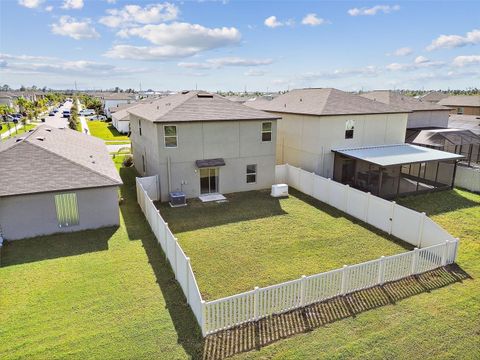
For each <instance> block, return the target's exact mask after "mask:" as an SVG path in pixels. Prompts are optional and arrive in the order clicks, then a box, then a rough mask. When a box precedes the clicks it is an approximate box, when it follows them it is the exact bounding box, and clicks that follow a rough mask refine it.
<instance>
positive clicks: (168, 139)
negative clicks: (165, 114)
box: [163, 125, 178, 148]
mask: <svg viewBox="0 0 480 360" xmlns="http://www.w3.org/2000/svg"><path fill="white" fill-rule="evenodd" d="M163 130H164V139H165V147H166V148H176V147H177V143H178V139H177V127H176V126H174V125H165V126H164V127H163Z"/></svg>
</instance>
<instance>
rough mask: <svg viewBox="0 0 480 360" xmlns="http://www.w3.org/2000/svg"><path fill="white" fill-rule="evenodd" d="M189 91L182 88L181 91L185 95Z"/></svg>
mask: <svg viewBox="0 0 480 360" xmlns="http://www.w3.org/2000/svg"><path fill="white" fill-rule="evenodd" d="M189 92H190V91H188V90H183V91H182V94H183V95H185V94H188V93H189Z"/></svg>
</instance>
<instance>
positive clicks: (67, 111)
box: [62, 110, 70, 118]
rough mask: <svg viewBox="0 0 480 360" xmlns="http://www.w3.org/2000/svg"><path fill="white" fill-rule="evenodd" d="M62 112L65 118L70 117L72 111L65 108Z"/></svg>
mask: <svg viewBox="0 0 480 360" xmlns="http://www.w3.org/2000/svg"><path fill="white" fill-rule="evenodd" d="M62 114H63V115H62V116H63V117H64V118H69V117H70V111H69V110H63V112H62Z"/></svg>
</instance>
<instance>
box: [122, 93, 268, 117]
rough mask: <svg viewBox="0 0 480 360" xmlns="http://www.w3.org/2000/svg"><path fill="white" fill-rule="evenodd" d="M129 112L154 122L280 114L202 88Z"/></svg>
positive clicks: (171, 96)
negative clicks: (267, 111)
mask: <svg viewBox="0 0 480 360" xmlns="http://www.w3.org/2000/svg"><path fill="white" fill-rule="evenodd" d="M127 111H128V112H129V113H130V114H133V115H136V116H139V117H141V118H143V119H146V120H149V121H153V122H191V121H226V120H261V119H265V120H266V119H268V120H273V119H278V116H274V115H272V114H268V113H266V112H263V111H260V110H256V109H251V108H249V107H247V106H245V105H243V104H239V103H236V102H234V101H230V100H228V99H226V98H224V97H222V96H220V95H217V94H210V93H206V92H202V91H188V92H186V91H184V92H182V93H178V94H175V95H170V96H167V97H165V98H162V99H158V100H155V101H153V102H152V103H149V104H143V105H140V106H135V107H132V108H129V109H127Z"/></svg>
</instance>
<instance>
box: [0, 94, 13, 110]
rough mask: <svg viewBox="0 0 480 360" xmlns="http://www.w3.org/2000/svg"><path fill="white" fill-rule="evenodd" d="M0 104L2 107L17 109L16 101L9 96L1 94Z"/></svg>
mask: <svg viewBox="0 0 480 360" xmlns="http://www.w3.org/2000/svg"><path fill="white" fill-rule="evenodd" d="M0 104H1V105H7V106H8V107H10V108H14V107H15V99H14V98H13V97H12V96H10V95H8V94H2V93H0Z"/></svg>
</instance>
